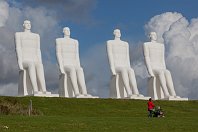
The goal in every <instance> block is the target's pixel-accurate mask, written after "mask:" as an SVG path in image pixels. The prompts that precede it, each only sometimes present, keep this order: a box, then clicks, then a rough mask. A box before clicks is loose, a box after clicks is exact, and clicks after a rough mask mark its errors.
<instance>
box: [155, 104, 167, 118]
mask: <svg viewBox="0 0 198 132" xmlns="http://www.w3.org/2000/svg"><path fill="white" fill-rule="evenodd" d="M153 113H154V115H153V117H165V116H164V112H163V111H162V109H161V108H160V106H158V107H157V109H155V110H154V112H153Z"/></svg>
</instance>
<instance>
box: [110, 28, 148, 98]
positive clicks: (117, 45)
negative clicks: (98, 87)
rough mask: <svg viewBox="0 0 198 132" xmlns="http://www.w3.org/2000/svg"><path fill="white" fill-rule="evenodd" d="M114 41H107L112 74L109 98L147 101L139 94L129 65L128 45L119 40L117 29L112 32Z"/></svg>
mask: <svg viewBox="0 0 198 132" xmlns="http://www.w3.org/2000/svg"><path fill="white" fill-rule="evenodd" d="M113 34H114V36H115V39H114V40H108V41H107V54H108V59H109V65H110V69H111V72H112V79H111V83H110V97H111V98H133V99H148V98H144V96H143V95H141V94H139V91H138V89H137V84H136V78H135V73H134V70H133V69H132V68H131V65H130V57H129V44H128V43H127V42H125V41H122V40H120V37H121V33H120V30H119V29H115V30H114V32H113Z"/></svg>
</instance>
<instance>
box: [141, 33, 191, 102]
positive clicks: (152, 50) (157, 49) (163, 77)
mask: <svg viewBox="0 0 198 132" xmlns="http://www.w3.org/2000/svg"><path fill="white" fill-rule="evenodd" d="M149 39H150V42H145V43H144V45H143V51H144V58H145V63H146V67H147V70H148V73H149V75H150V78H149V82H148V84H149V85H148V87H149V88H148V94H149V96H151V97H152V98H153V99H156V100H157V99H167V100H188V99H187V98H180V97H179V96H177V95H176V93H175V89H174V85H173V80H172V77H171V73H170V71H169V70H167V69H166V64H165V57H164V54H165V48H164V44H161V43H158V42H157V34H156V33H155V32H151V33H150V34H149Z"/></svg>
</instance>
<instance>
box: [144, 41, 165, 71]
mask: <svg viewBox="0 0 198 132" xmlns="http://www.w3.org/2000/svg"><path fill="white" fill-rule="evenodd" d="M145 45H146V47H147V48H148V52H149V58H150V64H151V68H152V69H166V68H165V59H164V44H161V43H155V42H147V43H145Z"/></svg>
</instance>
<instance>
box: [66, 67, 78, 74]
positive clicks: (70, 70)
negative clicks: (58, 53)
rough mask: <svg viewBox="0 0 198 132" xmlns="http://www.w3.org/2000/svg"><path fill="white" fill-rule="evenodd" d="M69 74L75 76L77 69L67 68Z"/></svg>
mask: <svg viewBox="0 0 198 132" xmlns="http://www.w3.org/2000/svg"><path fill="white" fill-rule="evenodd" d="M66 71H68V72H69V74H74V73H75V72H76V69H75V68H73V67H70V68H67V70H66Z"/></svg>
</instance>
